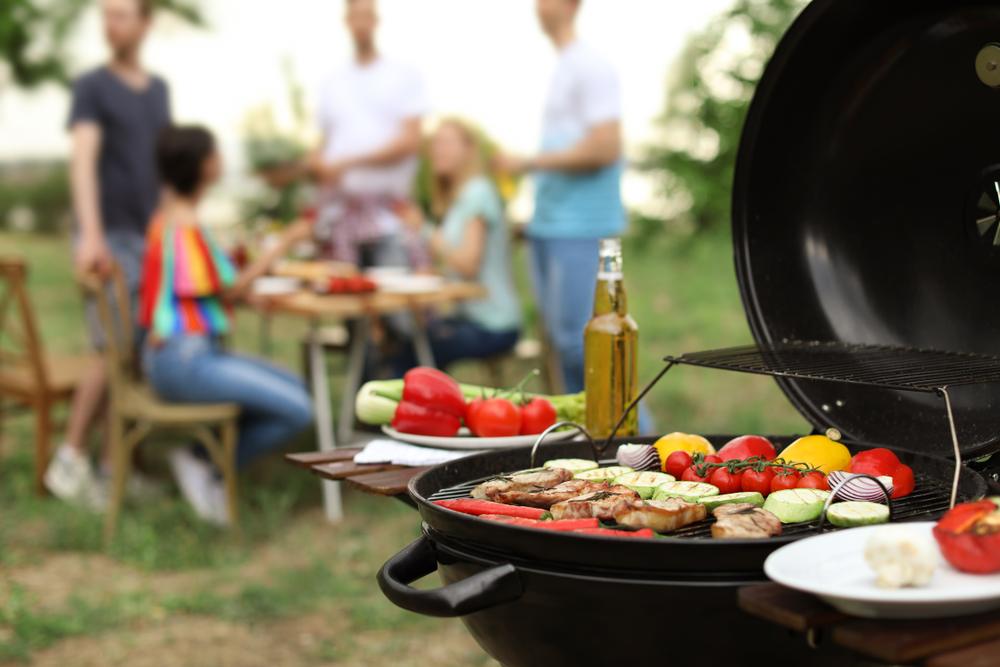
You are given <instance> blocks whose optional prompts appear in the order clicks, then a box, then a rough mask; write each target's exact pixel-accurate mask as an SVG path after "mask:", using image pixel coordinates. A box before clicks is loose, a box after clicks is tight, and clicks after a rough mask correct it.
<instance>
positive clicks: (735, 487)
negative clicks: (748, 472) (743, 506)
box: [708, 468, 743, 493]
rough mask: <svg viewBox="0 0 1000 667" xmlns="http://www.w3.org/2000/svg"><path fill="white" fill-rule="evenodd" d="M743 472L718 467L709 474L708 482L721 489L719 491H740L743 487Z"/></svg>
mask: <svg viewBox="0 0 1000 667" xmlns="http://www.w3.org/2000/svg"><path fill="white" fill-rule="evenodd" d="M742 478H743V473H741V472H730V471H729V469H728V468H716V469H715V470H713V471H712V474H711V475H709V476H708V483H709V484H711V485H712V486H714V487H715V488H717V489H718V490H719V493H738V492H739V490H740V489H741V488H742Z"/></svg>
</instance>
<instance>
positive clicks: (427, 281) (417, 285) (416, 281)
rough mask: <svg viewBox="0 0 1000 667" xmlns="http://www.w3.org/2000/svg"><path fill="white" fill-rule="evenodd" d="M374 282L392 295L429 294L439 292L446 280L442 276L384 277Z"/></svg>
mask: <svg viewBox="0 0 1000 667" xmlns="http://www.w3.org/2000/svg"><path fill="white" fill-rule="evenodd" d="M372 280H374V281H375V284H376V285H378V288H379V289H380V290H381V291H383V292H389V293H392V294H428V293H431V292H437V291H438V290H440V289H441V288H442V287H443V286H444V278H442V277H441V276H427V275H415V274H404V275H383V276H380V277H377V278H372Z"/></svg>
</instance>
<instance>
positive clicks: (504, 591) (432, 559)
mask: <svg viewBox="0 0 1000 667" xmlns="http://www.w3.org/2000/svg"><path fill="white" fill-rule="evenodd" d="M435 570H437V554H436V553H435V551H434V544H433V543H432V542H431V541H430V540H429V539H428V538H427V536H426V535H425V536H421V537H420V539H418V540H416V541H414V542H411V543H410V544H409V545H407V546H406V547H405V548H404V549H403V550H402V551H400V552H399V553H397V554H396V555H395V556H393V557H392V558H390V559H389V560H387V561H386V562H385V565H383V566H382V569H381V570H379V571H378V585H379V588H381V589H382V594H383V595H385V596H386V597H387V598H389V601H390V602H392V603H393V604H395V605H396V606H397V607H402V608H403V609H406V610H407V611H412V612H414V613H417V614H423V615H424V616H441V617H446V618H450V617H455V616H465V615H466V614H471V613H473V612H477V611H482V610H483V609H489V608H490V607H496V606H497V605H501V604H505V603H507V602H512V601H514V600H516V599H517V598H519V597H521V594H522V593H523V592H524V588H523V587H522V586H521V578H520V576H519V575H518V573H517V568H515V567H514V566H513V565H511V564H510V563H504V564H502V565H497V566H496V567H491V568H490V569H488V570H484V571H483V572H479V573H477V574H474V575H472V576H471V577H468V578H466V579H462V580H461V581H456V582H455V583H453V584H448V585H446V586H442V587H441V588H435V589H433V590H419V589H416V588H413V587H412V586H410V584H412V583H413V582H414V581H416V580H417V579H420V578H421V577H424V576H426V575H428V574H430V573H432V572H434V571H435Z"/></svg>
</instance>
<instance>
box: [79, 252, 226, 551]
mask: <svg viewBox="0 0 1000 667" xmlns="http://www.w3.org/2000/svg"><path fill="white" fill-rule="evenodd" d="M80 282H81V285H82V286H83V289H84V290H85V291H86V292H87V293H88V294H89V295H90V296H92V297H93V298H94V299H95V301H96V303H97V312H98V316H99V317H100V321H101V326H102V327H103V328H104V331H106V332H107V345H106V347H105V362H106V363H107V367H108V387H109V396H108V398H109V401H108V406H109V411H110V415H109V416H110V425H109V434H110V436H109V446H110V454H111V466H112V487H111V497H110V498H109V503H108V512H107V516H106V517H105V526H104V538H105V542H106V543H110V541H111V540H112V539H113V537H114V534H115V530H116V528H117V524H118V514H119V512H120V510H121V505H122V500H123V498H124V495H125V485H126V482H127V481H128V474H129V471H130V469H131V467H132V454H133V452H134V451H135V448H136V447H137V446H138V445H139V443H141V442H142V441H143V440H144V439H145V438H146V437H148V436H149V435H150V434H152V433H153V432H160V431H172V432H180V433H183V434H185V435H187V436H189V437H191V438H193V439H194V440H195V441H197V442H198V443H199V444H201V445H203V446H204V447H205V449H206V450H208V453H209V455H210V456H211V457H212V461H213V462H214V463H215V465H216V466H218V468H219V470H220V471H221V472H222V478H223V482H224V484H225V487H226V506H227V509H228V511H229V519H230V521H231V522H232V525H233V527H234V528H235V527H237V498H236V438H237V420H238V419H239V414H240V410H239V406H237V405H234V404H229V403H212V404H208V403H205V404H193V403H192V404H187V403H184V404H182V403H165V402H163V401H161V400H159V399H158V398H157V397H156V396H155V394H154V393H153V391H152V390H151V389H150V388H149V387H148V386H147V385H146V384H145V383H143V382H140V381H139V380H137V379H136V378H137V377H138V373H137V372H136V366H135V356H136V355H135V345H134V341H135V332H134V328H133V325H132V318H131V316H130V312H129V305H128V304H129V300H128V292H127V290H126V287H125V280H124V278H123V276H122V272H121V269H120V268H119V267H117V266H114V267H112V270H111V272H110V275H109V277H108V278H106V279H100V278H97V277H95V276H88V277H86V278H82V279H80ZM112 294H113V295H114V299H113V301H114V303H112V298H111V295H112Z"/></svg>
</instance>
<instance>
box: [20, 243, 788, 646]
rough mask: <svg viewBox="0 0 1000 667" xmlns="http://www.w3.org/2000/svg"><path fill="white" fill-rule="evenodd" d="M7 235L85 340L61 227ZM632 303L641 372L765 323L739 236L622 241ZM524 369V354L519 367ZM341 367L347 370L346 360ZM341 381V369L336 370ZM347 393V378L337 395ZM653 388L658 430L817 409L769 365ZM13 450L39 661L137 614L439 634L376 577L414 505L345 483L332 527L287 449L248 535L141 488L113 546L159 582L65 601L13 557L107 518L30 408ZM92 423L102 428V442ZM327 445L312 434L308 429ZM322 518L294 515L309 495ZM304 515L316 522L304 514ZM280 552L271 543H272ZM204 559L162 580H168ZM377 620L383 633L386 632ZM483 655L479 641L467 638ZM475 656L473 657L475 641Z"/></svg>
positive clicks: (266, 478)
mask: <svg viewBox="0 0 1000 667" xmlns="http://www.w3.org/2000/svg"><path fill="white" fill-rule="evenodd" d="M0 247H2V248H3V249H4V252H5V253H8V252H10V251H11V250H13V251H14V252H17V253H20V254H23V255H24V256H25V257H27V258H28V259H29V261H30V265H31V273H30V291H31V296H32V300H33V303H34V304H35V307H36V310H37V312H38V315H39V319H40V324H41V329H42V331H43V335H44V338H45V340H46V344H47V346H48V347H49V348H50V349H52V350H56V351H60V352H81V351H84V350H86V349H87V338H86V332H85V329H84V327H83V321H82V308H81V305H80V298H79V294H78V292H77V290H76V289H75V287H74V284H73V281H72V277H71V266H70V262H69V246H68V243H66V242H65V241H64V240H59V239H53V238H44V237H36V236H25V235H13V234H0ZM524 259H525V258H524V253H523V250H521V251H519V255H518V258H517V267H516V272H517V277H518V284H519V288H520V290H521V291H522V293H523V296H524V299H525V303H526V304H528V306H527V308H528V311H529V318H533V317H534V316H535V315H534V311H533V309H532V308H531V306H530V302H531V299H530V295H529V288H528V286H529V281H528V278H527V271H526V268H525V261H524ZM625 274H626V284H627V289H628V292H629V299H630V302H629V303H630V306H631V312H632V314H633V316H634V317H635V319H636V320H637V322H638V323H639V326H640V349H641V363H642V366H641V372H642V377H643V379H644V380H645V379H648V378H651V377H652V376H653V375H654V374H655V373H656V372H657V371H658V370H659V368H660V367H661V362H660V361H659V360H660V359H661V358H662V356H663V355H664V354H667V353H674V354H676V353H682V352H685V351H691V350H697V349H704V348H707V347H716V346H725V345H733V344H739V343H744V342H747V341H749V340H750V334H749V331H748V328H747V325H746V322H745V319H744V315H743V309H742V306H741V305H740V301H739V293H738V290H737V286H736V279H735V276H734V273H733V268H732V258H731V247H730V244H729V240H728V238H727V237H725V236H723V235H720V234H716V235H705V236H696V237H676V238H675V237H670V236H664V237H661V238H658V239H656V240H655V241H654V242H652V243H651V244H650V243H647V244H645V245H642V246H639V245H638V244H636V243H634V242H627V243H626V244H625ZM303 330H304V323H303V322H301V321H300V320H297V319H295V318H281V319H279V320H278V321H277V322H276V323H275V325H274V327H273V331H274V332H275V341H274V343H275V344H274V348H273V352H274V354H273V356H274V357H275V358H276V359H277V360H278V361H280V362H282V363H284V364H286V365H288V366H291V367H293V368H297V367H298V364H299V348H298V342H297V341H298V340H300V339H301V334H302V332H303ZM235 344H236V346H237V347H238V348H240V349H243V350H247V351H251V352H253V351H256V350H257V348H258V322H257V320H256V318H255V317H253V316H250V315H247V314H244V315H242V316H241V317H240V319H239V322H238V329H237V332H236V336H235ZM525 370H526V369H509V372H508V373H507V377H508V378H509V379H510V381H511V382H513V381H514V378H516V377H519V376H520V375H522V374H523V372H524V371H525ZM334 372H340V371H339V369H337V367H336V365H335V364H334ZM458 374H459V376H460V377H461V379H463V380H467V381H472V382H483V381H484V380H485V378H484V376H483V374H482V371H481V369H480V368H479V367H477V366H476V365H474V364H465V365H463V366H461V367H459V369H458ZM338 384H339V382H337V380H336V379H335V380H334V382H333V387H334V389H335V392H336V389H337V387H338ZM334 400H337V396H336V395H335V396H334ZM648 402H649V406H650V408H651V410H652V412H653V415H654V418H655V420H656V422H657V425H658V429H659V431H661V432H667V431H673V430H682V431H690V432H702V433H725V432H772V433H774V432H796V431H803V430H806V425H805V423H804V421H803V420H802V418H801V417H800V416H799V415H798V414H797V413H795V411H794V410H793V409H792V408H791V407H790V405H789V404H788V402H787V401H786V400H785V398H784V396H783V395H782V394H781V392H780V391H779V390H778V389H777V387H776V386H775V385H774V384H773V383H772V382H771V381H770V380H767V379H765V378H756V377H744V376H736V375H731V374H725V373H720V372H715V371H708V370H701V369H694V368H677V369H675V370H673V371H671V372H670V373H669V374H668V375H667V376H666V377H665V378H664V380H663V381H662V382H661V384H660V385H659V386H658V387H657V388H656V389H655V390H654V392H653V393H652V394H651V395H650V398H649V401H648ZM8 421H9V423H8V424H6V425H5V427H4V431H3V434H4V435H3V438H4V441H3V446H2V453H0V663H3V662H5V661H28V660H30V659H31V658H32V656H34V655H35V654H36V653H37V652H38V651H41V650H44V649H45V648H46V647H52V646H54V645H56V644H59V643H60V642H62V641H65V640H69V639H71V638H74V637H90V636H96V635H103V636H114V637H116V638H117V637H119V636H120V637H121V641H122V642H123V643H124V642H128V641H129V631H130V628H132V627H134V626H135V625H136V624H142V623H146V622H154V621H155V620H156V619H163V618H167V619H170V618H179V617H187V616H193V617H210V618H214V619H221V620H223V621H226V622H231V623H235V624H241V625H242V624H254V625H255V626H259V627H266V626H267V625H268V624H269V623H271V622H277V621H278V620H279V619H290V618H295V617H298V616H301V615H306V614H309V613H317V612H318V613H322V614H324V615H327V614H329V615H331V618H332V617H333V615H337V617H338V618H342V619H345V620H344V622H345V623H347V625H348V627H349V629H350V633H349V635H345V633H344V632H342V631H340V632H337V633H335V634H333V635H331V636H327V637H321V638H320V640H319V641H318V642H317V644H316V645H315V647H313V648H311V649H310V651H311V653H310V656H311V657H310V658H309V660H313V661H315V662H320V661H336V660H355V661H358V660H359V659H360V662H364V661H365V659H367V660H369V661H371V660H374V659H375V657H374V654H377V659H378V660H379V661H383V660H384V661H386V662H391V661H393V658H394V657H396V656H397V655H399V654H400V653H401V652H405V650H406V649H405V646H407V642H412V641H414V640H416V641H424V640H425V636H426V641H434V640H433V639H432V637H433V633H435V632H439V631H441V628H442V627H447V626H445V625H443V624H442V622H440V621H435V620H430V619H426V618H423V617H419V616H416V615H413V614H408V613H406V612H403V611H401V610H399V609H397V608H396V607H394V606H392V605H391V604H390V603H388V602H387V601H386V600H385V599H384V598H383V597H382V596H381V594H380V593H379V592H378V589H377V587H376V586H375V583H374V578H373V577H374V573H375V571H376V570H377V568H378V567H379V565H381V563H382V562H383V561H384V560H385V558H386V557H388V556H389V555H391V554H392V553H393V552H395V551H396V550H398V549H399V548H400V547H401V546H402V545H404V544H405V543H406V542H407V541H409V540H411V539H413V538H414V537H415V536H416V535H417V530H418V521H417V517H416V515H415V514H414V513H413V512H412V510H410V509H408V508H406V507H405V506H403V505H402V504H401V503H398V502H394V501H389V500H386V499H382V498H376V497H370V496H362V495H358V494H351V493H347V494H346V495H345V500H346V502H347V516H348V518H347V520H346V521H345V523H344V524H343V525H342V526H338V527H336V528H332V527H330V526H328V525H326V524H325V523H323V522H322V520H321V519H320V518H319V513H318V511H317V510H316V508H317V507H318V506H319V503H320V497H319V488H318V484H316V482H315V479H314V478H312V477H311V476H310V475H307V474H304V473H302V472H301V471H299V470H297V469H293V468H291V467H290V466H287V465H285V464H284V463H282V462H281V461H280V460H279V459H278V458H277V457H274V458H273V459H272V460H270V461H266V462H264V463H263V464H262V465H260V466H258V467H256V468H255V469H253V470H251V471H249V472H248V473H247V474H245V475H243V478H242V480H241V525H242V529H243V537H242V539H237V538H234V537H233V536H232V535H231V534H229V533H227V532H225V531H219V530H216V529H214V528H212V527H209V526H206V525H205V524H202V523H200V522H199V521H197V520H196V519H195V517H194V516H193V515H192V514H191V512H190V511H189V509H188V508H187V507H186V505H185V504H184V503H183V501H181V500H180V499H179V498H178V497H177V495H176V493H175V492H171V493H170V494H168V495H167V496H166V497H165V498H164V499H162V500H159V501H156V502H150V503H146V504H143V505H134V504H133V505H130V506H129V507H127V508H126V510H125V512H124V513H123V515H122V520H121V524H120V530H119V534H118V539H117V540H116V541H115V543H114V545H113V546H112V548H111V550H110V552H109V553H108V555H109V556H110V558H111V559H112V561H111V562H112V564H113V565H112V567H115V568H119V569H120V571H121V572H125V573H128V572H133V573H134V572H139V573H142V577H143V581H145V580H147V579H148V581H149V582H151V585H150V586H140V587H139V588H138V589H137V590H129V591H124V592H109V591H106V590H105V586H104V585H103V583H104V582H101V581H94V582H87V583H86V584H85V585H82V586H81V587H80V589H79V590H75V591H74V592H73V594H71V595H69V596H63V597H62V598H61V600H60V601H59V602H58V603H49V604H44V605H43V604H40V603H38V601H37V599H36V597H37V596H36V595H35V594H34V593H33V590H35V589H32V588H31V587H30V586H27V585H22V584H21V583H18V582H19V581H20V580H19V579H17V577H16V576H14V575H8V574H7V573H15V572H31V571H32V569H33V568H35V567H41V566H44V564H45V563H46V562H47V561H48V560H49V559H51V558H55V557H58V556H67V555H70V556H73V557H76V556H83V555H90V556H95V555H97V554H102V553H103V551H102V544H101V519H100V517H97V516H94V515H92V514H89V513H87V512H84V511H80V510H75V509H73V508H70V507H67V506H65V505H63V504H61V503H58V502H55V501H53V500H51V499H45V498H38V497H37V496H35V495H34V493H33V491H32V472H33V460H32V452H31V424H30V420H28V419H27V418H26V417H18V418H15V419H13V420H8ZM96 440H97V438H95V442H94V444H95V446H96V445H97V444H98V443H97V442H96ZM165 444H169V443H150V444H149V445H147V446H145V447H144V452H145V460H146V462H147V463H148V464H149V465H150V466H151V469H152V470H153V472H154V473H159V474H160V475H162V476H164V477H167V475H165V470H164V463H163V459H162V455H163V451H164V449H165V447H163V445H165ZM296 446H297V447H298V448H300V449H309V448H312V447H313V446H314V445H313V443H312V442H311V438H309V437H305V438H304V439H303V440H302V441H301V442H299V443H297V445H296ZM307 511H309V512H312V514H310V515H309V516H308V517H306V518H307V519H308V520H307V521H296V520H297V518H299V517H300V516H301V515H302V514H303V513H304V512H307ZM303 523H304V524H305V525H303ZM276 543H277V544H279V545H280V550H279V552H278V553H277V555H275V554H273V553H270V554H269V553H267V552H268V551H269V549H271V550H273V549H272V548H273V546H274V545H275V544H276ZM176 576H182V577H190V578H191V580H190V581H186V580H185V581H182V582H181V583H177V584H174V583H171V584H170V586H171V588H170V590H167V591H164V590H162V586H161V587H157V586H156V585H152V584H155V583H156V582H157V581H163V580H169V581H171V582H173V581H174V580H173V579H169V578H170V577H176ZM373 638H375V639H373ZM470 655H475V653H473V654H470ZM469 659H474V658H469Z"/></svg>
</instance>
